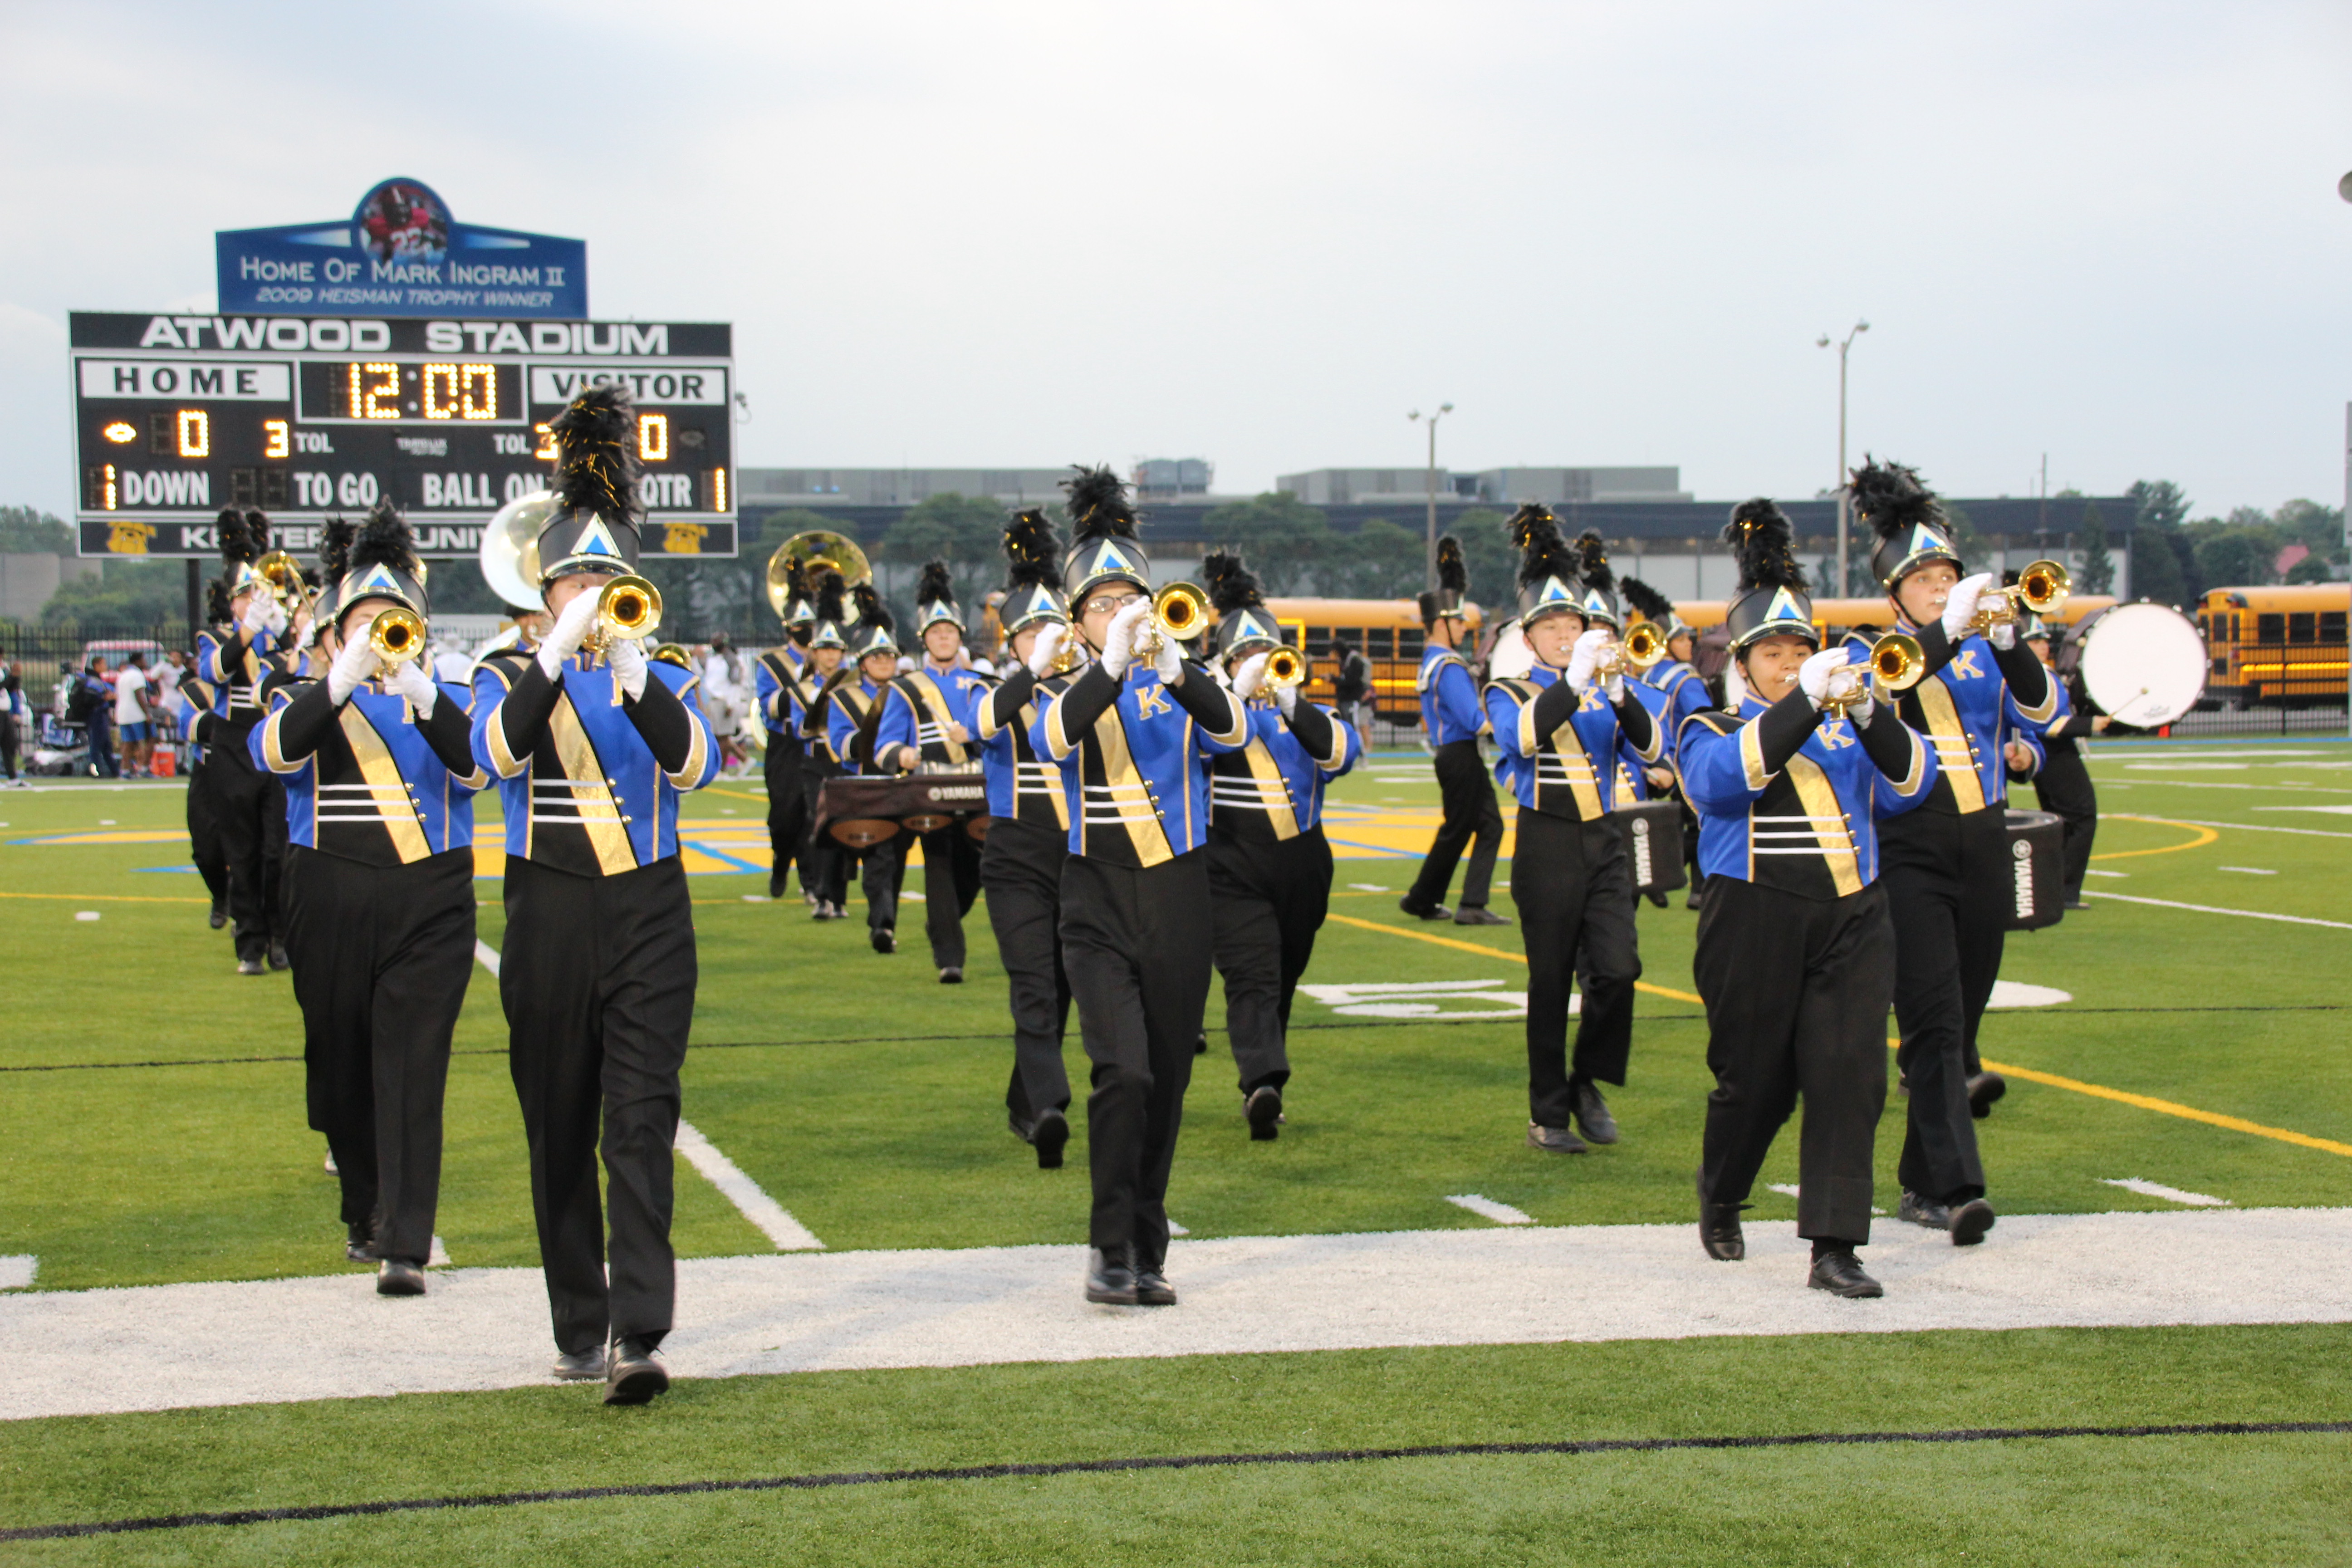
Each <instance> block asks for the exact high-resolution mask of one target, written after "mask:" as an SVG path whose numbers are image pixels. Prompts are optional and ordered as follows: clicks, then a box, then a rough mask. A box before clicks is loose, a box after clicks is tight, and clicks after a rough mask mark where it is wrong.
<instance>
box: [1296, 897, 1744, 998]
mask: <svg viewBox="0 0 2352 1568" xmlns="http://www.w3.org/2000/svg"><path fill="white" fill-rule="evenodd" d="M1323 918H1324V919H1325V920H1327V921H1339V923H1340V924H1341V925H1343V926H1360V927H1361V928H1362V929H1364V930H1365V931H1381V932H1383V933H1385V934H1386V935H1389V936H1402V937H1406V938H1410V939H1411V940H1412V941H1414V942H1428V943H1430V944H1431V945H1432V946H1433V947H1450V948H1454V949H1455V950H1457V951H1459V952H1475V953H1478V954H1480V955H1481V956H1483V957H1486V958H1502V959H1507V960H1509V961H1510V962H1511V963H1526V962H1527V961H1528V955H1527V954H1526V953H1524V952H1511V951H1509V950H1508V949H1507V948H1500V947H1488V946H1487V945H1486V943H1485V942H1463V941H1461V940H1459V939H1457V938H1454V937H1450V936H1432V935H1430V934H1429V933H1428V932H1427V931H1406V930H1405V929H1404V928H1403V927H1402V926H1392V925H1383V924H1382V923H1381V922H1380V921H1366V920H1358V919H1357V918H1356V917H1355V916H1353V915H1333V914H1327V915H1325V916H1324V917H1323ZM1633 989H1634V990H1636V991H1646V992H1648V993H1649V994H1651V995H1653V996H1664V997H1668V998H1670V999H1671V1000H1674V1001H1676V1002H1697V1001H1699V998H1698V997H1697V996H1696V995H1694V994H1692V993H1690V992H1688V991H1669V990H1668V989H1666V987H1664V986H1663V985H1653V984H1650V983H1649V982H1648V981H1646V980H1636V981H1635V982H1633ZM1701 1005H1704V1004H1703V1003H1702V1004H1701Z"/></svg>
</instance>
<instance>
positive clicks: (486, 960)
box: [474, 937, 499, 980]
mask: <svg viewBox="0 0 2352 1568" xmlns="http://www.w3.org/2000/svg"><path fill="white" fill-rule="evenodd" d="M474 962H475V963H478V964H480V965H481V966H482V967H483V968H484V969H487V970H488V971H489V972H490V978H491V979H493V980H495V979H497V978H498V976H499V950H498V949H497V948H495V947H492V946H491V945H490V944H489V943H488V942H484V941H483V940H482V939H481V938H479V937H476V938H475V939H474Z"/></svg>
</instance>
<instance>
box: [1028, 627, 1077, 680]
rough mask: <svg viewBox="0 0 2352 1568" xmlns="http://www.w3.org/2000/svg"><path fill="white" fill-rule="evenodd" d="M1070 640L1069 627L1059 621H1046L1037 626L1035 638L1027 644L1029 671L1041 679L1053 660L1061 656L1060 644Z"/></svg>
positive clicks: (1052, 663) (1045, 674)
mask: <svg viewBox="0 0 2352 1568" xmlns="http://www.w3.org/2000/svg"><path fill="white" fill-rule="evenodd" d="M1069 640H1070V628H1069V627H1067V626H1064V625H1063V624H1062V623H1061V622H1059V621H1047V622H1046V623H1045V625H1044V626H1039V627H1038V628H1037V640H1036V641H1035V642H1033V643H1031V644H1030V645H1029V673H1030V674H1032V675H1034V676H1035V677H1036V678H1037V679H1040V680H1043V679H1045V677H1046V676H1047V675H1048V674H1049V673H1050V672H1051V671H1052V670H1053V668H1054V661H1055V659H1056V658H1060V657H1061V653H1062V645H1063V644H1064V643H1066V642H1067V641H1069Z"/></svg>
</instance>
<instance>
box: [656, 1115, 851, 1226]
mask: <svg viewBox="0 0 2352 1568" xmlns="http://www.w3.org/2000/svg"><path fill="white" fill-rule="evenodd" d="M677 1152H679V1153H681V1154H683V1155H685V1156H686V1160H687V1163H688V1164H690V1165H692V1166H693V1167H694V1168H695V1169H696V1170H698V1171H699V1172H701V1173H702V1177H703V1180H705V1181H707V1182H709V1184H711V1185H712V1186H714V1187H717V1188H718V1189H719V1194H720V1195H722V1196H723V1197H725V1198H726V1200H727V1201H728V1202H729V1203H730V1204H733V1205H735V1207H736V1209H737V1210H738V1211H739V1212H740V1213H741V1215H743V1217H744V1218H745V1219H748V1220H750V1221H751V1224H752V1226H753V1227H754V1228H756V1229H757V1230H758V1231H759V1232H760V1234H761V1235H762V1236H764V1237H767V1238H768V1239H769V1240H770V1241H772V1242H774V1243H775V1244H776V1250H777V1251H778V1252H822V1251H823V1250H824V1243H823V1242H822V1241H819V1240H818V1239H817V1238H816V1237H815V1236H814V1235H813V1234H812V1233H811V1232H810V1230H809V1228H808V1226H804V1225H803V1224H802V1223H801V1222H800V1221H798V1220H796V1219H794V1218H793V1216H792V1215H789V1214H786V1213H785V1212H784V1208H783V1205H781V1204H779V1203H777V1202H776V1200H775V1199H773V1198H772V1197H770V1196H769V1195H768V1194H766V1193H765V1192H763V1191H762V1190H761V1186H760V1184H759V1183H757V1182H755V1181H753V1180H752V1179H751V1177H750V1176H747V1175H745V1174H744V1173H743V1168H742V1167H741V1166H740V1165H738V1164H737V1163H735V1162H734V1161H732V1160H730V1159H729V1158H728V1157H727V1156H726V1155H724V1154H722V1153H720V1152H719V1149H718V1147H717V1145H715V1144H713V1143H712V1142H710V1140H709V1139H708V1138H705V1137H704V1136H703V1135H702V1134H701V1132H700V1131H698V1130H697V1129H696V1127H695V1125H694V1123H693V1122H691V1121H686V1120H684V1119H683V1118H681V1119H680V1120H679V1121H678V1124H677Z"/></svg>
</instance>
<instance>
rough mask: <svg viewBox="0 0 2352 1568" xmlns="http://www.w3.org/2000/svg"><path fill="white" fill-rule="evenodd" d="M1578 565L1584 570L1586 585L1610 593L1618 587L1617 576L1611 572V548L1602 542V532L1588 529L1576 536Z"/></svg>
mask: <svg viewBox="0 0 2352 1568" xmlns="http://www.w3.org/2000/svg"><path fill="white" fill-rule="evenodd" d="M1576 555H1577V563H1578V564H1579V565H1580V566H1581V567H1583V568H1584V585H1585V586H1586V587H1588V588H1598V589H1600V590H1601V592H1602V593H1604V594H1605V593H1607V592H1609V591H1610V590H1611V589H1612V588H1613V587H1615V586H1616V585H1617V574H1616V573H1614V572H1612V571H1611V570H1609V547H1608V546H1607V545H1605V544H1603V543H1602V542H1601V531H1600V530H1599V529H1595V528H1588V529H1586V530H1585V531H1583V532H1582V533H1580V534H1578V535H1577V536H1576Z"/></svg>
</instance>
